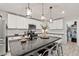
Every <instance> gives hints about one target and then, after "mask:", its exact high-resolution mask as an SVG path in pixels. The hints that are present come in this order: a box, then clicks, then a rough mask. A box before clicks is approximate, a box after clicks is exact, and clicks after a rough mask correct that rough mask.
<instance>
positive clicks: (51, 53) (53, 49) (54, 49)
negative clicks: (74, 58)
mask: <svg viewBox="0 0 79 59" xmlns="http://www.w3.org/2000/svg"><path fill="white" fill-rule="evenodd" d="M57 50H58V44H55V45H54V46H52V47H51V48H49V49H47V50H45V51H44V53H43V54H42V56H57V55H58V51H57Z"/></svg>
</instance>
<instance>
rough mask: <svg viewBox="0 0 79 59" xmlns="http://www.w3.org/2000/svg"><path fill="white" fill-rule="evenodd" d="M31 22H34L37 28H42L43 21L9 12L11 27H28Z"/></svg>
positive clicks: (9, 24)
mask: <svg viewBox="0 0 79 59" xmlns="http://www.w3.org/2000/svg"><path fill="white" fill-rule="evenodd" d="M29 24H34V25H36V28H37V29H41V26H40V24H41V21H37V20H33V19H28V18H24V17H20V16H16V15H12V14H8V27H9V28H22V29H24V28H25V29H27V28H28V25H29Z"/></svg>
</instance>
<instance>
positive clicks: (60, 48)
mask: <svg viewBox="0 0 79 59" xmlns="http://www.w3.org/2000/svg"><path fill="white" fill-rule="evenodd" d="M61 42H62V39H60V40H58V41H56V43H57V44H58V56H63V48H62V43H61Z"/></svg>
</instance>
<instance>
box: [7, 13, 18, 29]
mask: <svg viewBox="0 0 79 59" xmlns="http://www.w3.org/2000/svg"><path fill="white" fill-rule="evenodd" d="M16 25H17V17H16V16H15V15H12V14H8V28H16Z"/></svg>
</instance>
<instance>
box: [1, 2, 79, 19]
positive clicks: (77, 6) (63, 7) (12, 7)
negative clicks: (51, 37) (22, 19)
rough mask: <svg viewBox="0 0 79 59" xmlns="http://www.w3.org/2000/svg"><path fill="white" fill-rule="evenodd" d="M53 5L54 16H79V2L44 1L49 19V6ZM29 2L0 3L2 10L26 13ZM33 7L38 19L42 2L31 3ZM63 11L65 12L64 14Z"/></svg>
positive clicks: (34, 15) (45, 11)
mask: <svg viewBox="0 0 79 59" xmlns="http://www.w3.org/2000/svg"><path fill="white" fill-rule="evenodd" d="M50 6H52V7H53V9H52V11H53V12H52V17H53V18H60V17H63V16H64V17H66V18H70V19H72V18H73V17H79V3H44V15H45V17H46V19H47V20H49V7H50ZM26 7H27V3H0V10H4V11H7V12H11V13H15V14H19V15H23V16H25V15H26ZM30 8H31V9H32V17H33V18H36V19H40V18H41V14H42V4H41V3H30ZM62 11H64V12H65V13H64V14H62Z"/></svg>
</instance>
